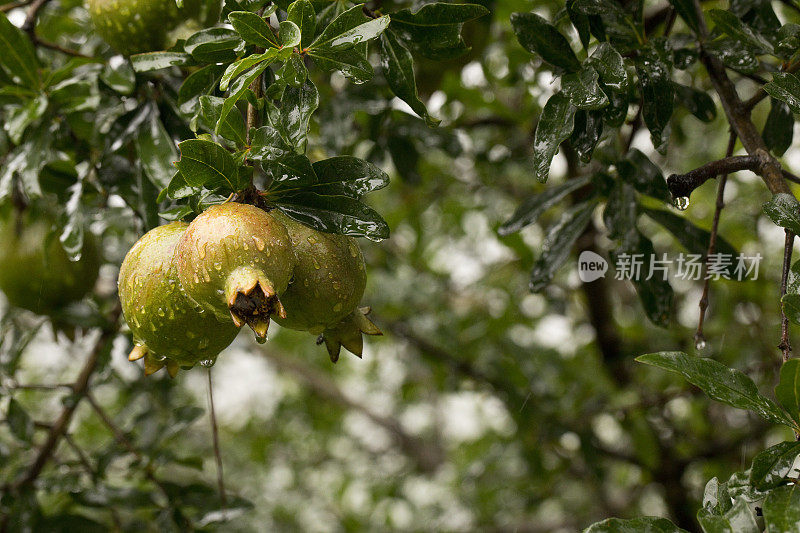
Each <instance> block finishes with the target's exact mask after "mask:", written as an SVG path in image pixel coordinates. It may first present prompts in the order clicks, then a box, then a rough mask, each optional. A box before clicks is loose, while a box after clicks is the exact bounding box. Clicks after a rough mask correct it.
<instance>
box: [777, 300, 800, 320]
mask: <svg viewBox="0 0 800 533" xmlns="http://www.w3.org/2000/svg"><path fill="white" fill-rule="evenodd" d="M781 307H782V308H783V312H784V313H785V314H786V318H788V319H789V320H791V321H792V322H794V323H795V324H800V294H784V295H783V297H782V298H781Z"/></svg>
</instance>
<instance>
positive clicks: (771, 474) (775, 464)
mask: <svg viewBox="0 0 800 533" xmlns="http://www.w3.org/2000/svg"><path fill="white" fill-rule="evenodd" d="M798 455H800V442H780V443H778V444H776V445H775V446H772V447H770V448H767V449H766V450H764V451H763V452H761V453H759V454H758V455H756V457H755V459H753V466H752V468H751V469H750V483H752V484H753V486H754V487H755V488H756V489H758V490H769V489H773V488H775V487H777V486H779V485H781V484H783V483H784V480H785V478H786V476H788V475H789V473H790V472H791V471H792V465H793V464H794V460H795V458H796V457H797V456H798Z"/></svg>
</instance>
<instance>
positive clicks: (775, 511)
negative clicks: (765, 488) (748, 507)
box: [763, 484, 800, 533]
mask: <svg viewBox="0 0 800 533" xmlns="http://www.w3.org/2000/svg"><path fill="white" fill-rule="evenodd" d="M763 514H764V523H765V524H766V526H767V529H766V533H797V532H800V486H798V485H797V484H794V485H787V486H785V487H779V488H777V489H775V490H773V491H772V492H771V493H770V494H769V495H768V496H767V499H766V500H764V508H763Z"/></svg>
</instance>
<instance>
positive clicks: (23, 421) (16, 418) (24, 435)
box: [6, 398, 34, 443]
mask: <svg viewBox="0 0 800 533" xmlns="http://www.w3.org/2000/svg"><path fill="white" fill-rule="evenodd" d="M6 420H7V421H8V429H10V430H11V434H12V435H14V436H15V437H16V438H18V439H19V440H21V441H22V442H28V443H29V442H31V440H32V439H33V431H34V426H33V419H31V417H30V415H29V414H28V412H27V411H25V409H24V408H23V407H22V406H21V405H20V404H19V402H18V401H17V400H15V399H14V398H10V399H9V401H8V412H7V414H6Z"/></svg>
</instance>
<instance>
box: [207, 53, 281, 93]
mask: <svg viewBox="0 0 800 533" xmlns="http://www.w3.org/2000/svg"><path fill="white" fill-rule="evenodd" d="M276 57H278V49H277V48H270V49H269V50H267V51H266V52H264V53H263V54H253V55H249V56H247V57H243V58H241V59H239V60H237V61H234V62H233V63H231V64H230V65H228V68H226V69H225V73H224V74H223V75H222V78H221V79H220V80H219V89H220V90H221V91H226V90H227V89H228V85H230V83H231V81H233V80H235V79H236V78H237V77H238V76H239V75H241V74H242V73H243V72H245V71H247V70H248V69H251V68H253V67H254V66H256V65H258V64H259V63H261V62H263V61H267V62H268V64H269V63H271V62H272V61H274V60H275V58H276Z"/></svg>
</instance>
